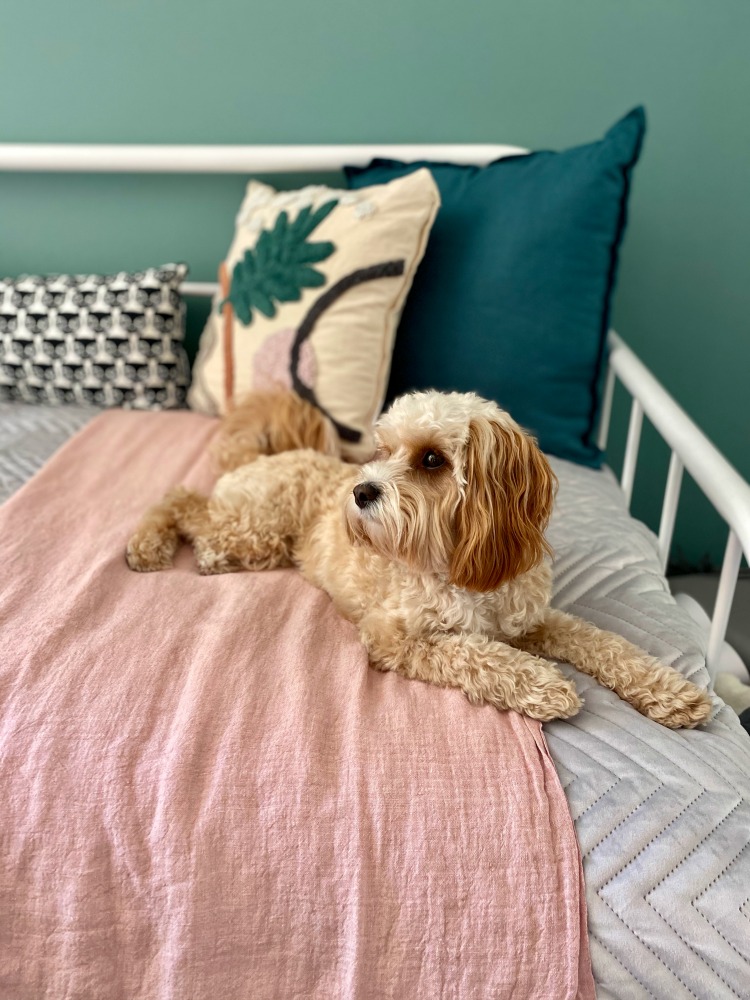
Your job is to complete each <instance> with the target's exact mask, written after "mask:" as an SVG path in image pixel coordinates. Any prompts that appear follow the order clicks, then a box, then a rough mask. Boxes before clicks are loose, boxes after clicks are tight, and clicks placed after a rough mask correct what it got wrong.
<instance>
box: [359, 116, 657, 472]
mask: <svg viewBox="0 0 750 1000" xmlns="http://www.w3.org/2000/svg"><path fill="white" fill-rule="evenodd" d="M644 130H645V113H644V110H643V108H636V109H635V110H633V111H631V112H630V114H628V115H626V117H625V118H623V119H622V120H621V121H619V122H618V123H617V124H616V125H614V126H613V127H612V128H611V129H610V130H609V132H607V134H606V135H605V136H604V138H603V139H602V140H601V141H600V142H594V143H591V144H590V145H586V146H578V147H576V148H574V149H569V150H566V151H565V152H562V153H554V152H536V153H530V154H528V155H526V156H514V157H510V158H508V159H503V160H497V161H496V162H494V163H491V164H489V165H488V166H486V167H464V166H458V165H456V164H450V163H401V162H399V161H396V160H373V161H372V163H371V164H370V165H369V166H368V167H364V168H359V167H347V168H346V175H347V180H348V182H349V186H350V187H353V188H359V187H364V186H366V185H370V184H381V183H382V184H385V183H387V182H388V181H390V180H392V179H393V178H394V177H400V176H402V175H403V174H406V173H409V172H411V171H413V170H416V169H418V168H419V167H422V166H427V167H429V169H430V170H431V171H432V174H433V176H434V178H435V181H436V182H437V185H438V188H439V189H440V195H441V199H442V207H441V208H440V211H439V213H438V217H437V219H436V221H435V224H434V226H433V228H432V232H431V234H430V239H429V243H428V246H427V252H426V253H425V256H424V259H423V261H422V264H421V266H420V268H419V270H418V271H417V274H416V277H415V279H414V284H413V286H412V289H411V292H410V293H409V297H408V299H407V302H406V306H405V308H404V311H403V315H402V317H401V323H400V325H399V328H398V334H397V337H396V347H395V350H394V353H393V362H392V368H391V379H390V384H389V388H388V399H392V398H393V397H395V396H397V395H399V394H400V393H402V392H406V391H408V390H410V389H420V388H427V387H432V388H437V389H443V390H451V389H457V390H459V391H468V390H473V391H474V392H478V393H480V395H482V396H486V397H489V398H491V399H495V400H497V402H498V403H500V405H501V406H503V407H504V408H505V409H507V410H508V411H509V412H510V413H511V414H512V415H513V416H514V417H515V418H516V420H517V421H518V422H519V423H520V424H522V425H523V426H524V427H526V428H527V429H529V430H530V431H532V432H533V433H534V434H535V435H536V436H537V437H538V439H539V443H540V445H541V447H542V448H543V449H544V450H545V451H547V452H550V453H551V454H553V455H560V456H561V457H563V458H567V459H571V460H572V461H574V462H579V463H581V464H583V465H588V466H592V467H598V466H599V465H600V464H601V461H602V454H601V452H600V450H599V449H598V448H597V446H596V442H595V433H596V425H597V421H598V416H599V406H600V383H601V375H602V368H603V362H604V358H605V338H606V333H607V328H608V323H609V313H610V303H611V298H612V290H613V287H614V283H615V275H616V270H617V254H618V249H619V246H620V241H621V239H622V235H623V230H624V227H625V218H626V206H627V199H628V190H629V186H630V175H631V171H632V168H633V166H634V164H635V163H636V161H637V159H638V154H639V152H640V149H641V142H642V139H643V133H644Z"/></svg>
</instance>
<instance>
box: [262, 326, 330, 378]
mask: <svg viewBox="0 0 750 1000" xmlns="http://www.w3.org/2000/svg"><path fill="white" fill-rule="evenodd" d="M296 336H297V331H296V330H278V331H277V332H276V333H273V334H271V336H270V337H268V338H266V340H264V341H263V344H262V345H261V347H260V349H259V350H258V351H257V353H256V354H255V357H254V358H253V362H252V364H253V389H256V390H268V389H278V388H279V386H281V387H282V388H284V389H291V388H292V375H291V370H290V369H291V354H292V344H293V343H294V338H295V337H296ZM316 374H317V364H316V361H315V351H314V350H313V346H312V344H311V343H310V341H309V339H308V340H305V341H304V342H303V344H302V347H301V348H300V355H299V365H298V367H297V377H298V378H299V380H300V381H301V382H302V383H304V385H306V386H307V387H308V389H313V388H314V386H315V376H316Z"/></svg>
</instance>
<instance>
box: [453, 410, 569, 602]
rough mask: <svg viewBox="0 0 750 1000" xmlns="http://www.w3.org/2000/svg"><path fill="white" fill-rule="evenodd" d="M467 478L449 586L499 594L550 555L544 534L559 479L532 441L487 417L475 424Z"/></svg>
mask: <svg viewBox="0 0 750 1000" xmlns="http://www.w3.org/2000/svg"><path fill="white" fill-rule="evenodd" d="M464 474H465V477H466V489H465V495H464V498H463V500H462V502H461V503H460V504H459V507H458V511H457V517H456V544H455V548H454V552H453V559H452V563H451V583H453V584H455V585H456V586H457V587H465V588H466V589H467V590H478V591H487V590H495V589H497V587H499V586H500V585H501V584H503V583H506V582H507V581H508V580H512V579H513V578H514V577H516V576H518V575H519V574H521V573H525V572H526V571H527V570H529V569H531V568H532V567H533V566H536V565H537V564H538V563H539V562H540V561H541V560H542V558H543V557H544V554H545V552H549V551H550V549H549V545H548V543H547V541H546V540H545V538H544V531H545V529H546V527H547V522H548V521H549V518H550V514H551V513H552V504H553V502H554V496H555V488H556V486H557V480H556V478H555V475H554V473H553V472H552V469H550V467H549V464H548V462H547V459H546V458H545V457H544V455H543V454H542V452H541V451H540V450H539V448H538V446H537V444H536V441H534V439H533V438H532V437H529V436H528V435H527V434H524V433H523V431H521V430H520V428H517V427H514V426H513V425H507V424H502V423H500V422H498V421H495V420H488V419H485V418H480V419H476V420H472V422H471V426H470V428H469V441H468V445H467V451H466V463H465V468H464Z"/></svg>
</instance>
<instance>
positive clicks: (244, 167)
mask: <svg viewBox="0 0 750 1000" xmlns="http://www.w3.org/2000/svg"><path fill="white" fill-rule="evenodd" d="M526 152H528V150H525V149H522V148H521V147H519V146H505V145H495V144H488V143H475V144H473V145H470V144H445V143H438V144H424V145H422V144H414V143H407V144H405V145H401V144H395V145H394V144H384V145H341V146H336V145H331V146H142V145H135V146H133V145H114V146H108V145H84V144H80V145H78V144H75V145H69V144H65V143H59V144H48V143H0V170H23V171H27V170H39V171H52V170H53V171H79V172H84V173H88V172H95V173H107V172H114V173H190V174H224V173H227V174H249V173H277V172H285V171H288V172H290V173H297V172H300V171H305V172H310V171H318V170H320V171H325V170H340V169H341V167H343V166H344V165H345V164H347V163H351V164H352V165H354V166H365V165H366V164H367V163H369V162H370V160H372V159H373V158H374V157H377V156H381V157H388V158H391V159H396V160H438V161H446V162H447V161H450V162H452V163H466V164H479V165H482V164H486V163H489V162H491V161H492V160H497V159H500V158H502V157H504V156H517V155H522V154H524V153H526Z"/></svg>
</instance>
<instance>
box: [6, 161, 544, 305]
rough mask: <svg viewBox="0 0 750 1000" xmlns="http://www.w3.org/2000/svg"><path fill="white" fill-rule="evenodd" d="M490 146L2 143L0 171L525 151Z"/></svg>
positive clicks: (212, 168)
mask: <svg viewBox="0 0 750 1000" xmlns="http://www.w3.org/2000/svg"><path fill="white" fill-rule="evenodd" d="M527 152H528V150H527V149H522V148H521V147H520V146H505V145H496V144H494V145H493V144H491V143H473V144H467V143H458V144H453V145H450V144H445V143H442V144H441V143H438V144H425V145H422V144H406V145H393V144H383V145H361V144H360V145H334V146H318V145H299V146H287V145H284V146H177V145H169V146H151V145H148V146H144V145H125V144H122V145H84V144H82V145H79V144H71V143H14V142H7V143H0V171H5V172H7V173H10V172H19V173H20V172H22V173H36V172H39V173H122V174H133V173H141V174H248V175H250V174H274V173H286V174H294V173H313V172H323V171H337V170H341V169H343V167H344V166H345V165H346V164H352V165H353V166H366V165H367V164H368V163H369V162H370V160H372V159H374V158H375V157H383V158H387V159H392V160H407V161H409V160H433V161H438V162H450V163H463V164H476V165H477V166H484V165H485V164H487V163H491V162H492V161H493V160H499V159H501V158H502V157H505V156H519V155H523V154H524V153H527ZM217 288H218V285H217V284H216V283H215V282H211V281H186V282H184V283H183V285H182V291H183V293H184V294H185V295H197V296H201V297H202V296H210V295H213V294H214V293H215V292H216V291H217Z"/></svg>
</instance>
